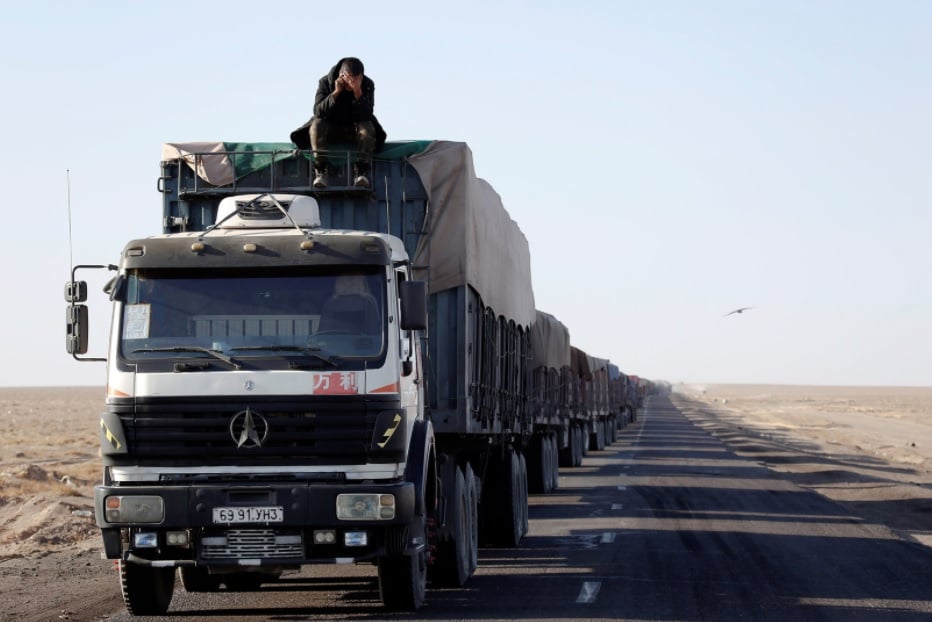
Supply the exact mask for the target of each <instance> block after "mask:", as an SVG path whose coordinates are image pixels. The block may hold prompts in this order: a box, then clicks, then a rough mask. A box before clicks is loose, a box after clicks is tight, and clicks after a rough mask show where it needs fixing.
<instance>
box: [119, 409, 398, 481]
mask: <svg viewBox="0 0 932 622" xmlns="http://www.w3.org/2000/svg"><path fill="white" fill-rule="evenodd" d="M393 405H394V404H389V403H382V402H376V403H370V402H368V401H363V400H352V401H345V402H337V401H327V402H313V403H308V402H302V403H297V402H287V403H283V402H266V403H262V402H254V403H251V404H245V403H242V402H238V401H237V402H233V401H232V400H231V401H229V402H226V403H224V402H220V403H218V402H217V401H210V402H208V401H206V400H205V401H204V402H195V401H188V400H186V401H185V402H180V401H178V402H175V401H168V400H158V401H156V400H152V401H151V402H147V403H144V404H137V405H136V408H135V412H133V413H121V414H120V420H121V423H122V425H123V429H124V431H125V433H126V438H127V441H128V444H129V450H130V455H132V456H133V457H134V458H135V459H136V460H138V461H140V463H145V464H149V465H154V464H171V465H173V466H191V465H205V464H215V465H226V464H237V465H281V464H293V463H294V461H295V460H300V461H301V462H302V463H303V464H324V465H326V464H364V463H365V462H366V460H367V457H368V454H369V448H370V445H371V442H372V434H373V430H374V428H375V421H376V418H377V417H378V413H379V412H380V411H381V410H382V409H384V408H391V407H392V406H393ZM247 410H248V411H249V413H250V414H249V417H250V418H251V420H252V422H253V424H252V428H251V429H249V430H247V432H248V433H247V434H244V433H243V428H244V424H245V417H244V413H245V411H247Z"/></svg>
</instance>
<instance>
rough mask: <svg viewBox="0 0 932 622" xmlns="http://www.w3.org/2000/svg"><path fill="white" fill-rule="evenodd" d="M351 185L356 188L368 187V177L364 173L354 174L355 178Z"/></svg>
mask: <svg viewBox="0 0 932 622" xmlns="http://www.w3.org/2000/svg"><path fill="white" fill-rule="evenodd" d="M353 185H354V186H356V187H357V188H368V187H369V178H368V177H366V176H365V175H356V179H354V180H353Z"/></svg>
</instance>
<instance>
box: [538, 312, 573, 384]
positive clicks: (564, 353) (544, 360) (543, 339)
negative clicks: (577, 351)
mask: <svg viewBox="0 0 932 622" xmlns="http://www.w3.org/2000/svg"><path fill="white" fill-rule="evenodd" d="M536 315H537V317H536V319H535V320H534V325H533V326H531V332H530V339H531V353H532V357H533V358H532V363H531V369H537V368H538V367H549V368H552V369H562V368H563V367H569V365H570V331H569V329H567V328H566V326H565V325H564V324H563V323H562V322H561V321H560V320H558V319H557V318H555V317H553V316H552V315H550V314H549V313H544V312H543V311H540V310H538V311H537V314H536Z"/></svg>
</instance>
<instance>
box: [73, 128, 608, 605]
mask: <svg viewBox="0 0 932 622" xmlns="http://www.w3.org/2000/svg"><path fill="white" fill-rule="evenodd" d="M354 158H355V154H353V153H352V152H351V150H349V149H348V150H346V151H339V150H337V151H335V152H334V153H331V154H329V160H330V161H331V164H332V166H336V167H340V166H343V167H344V170H343V172H342V174H340V173H339V172H338V173H337V174H336V175H335V176H332V179H331V184H330V185H329V186H328V187H327V188H326V189H323V190H322V189H315V188H313V187H312V185H311V180H312V172H313V167H312V162H313V154H312V153H310V152H307V151H302V150H298V149H296V148H295V147H294V145H292V144H290V143H228V142H198V143H166V144H164V145H163V153H162V162H161V175H160V176H159V179H158V190H159V192H160V193H161V195H162V223H161V224H162V231H161V232H160V233H159V234H156V235H152V236H150V237H145V238H140V239H134V240H130V241H129V242H127V243H126V244H125V246H124V247H123V250H122V253H121V256H120V260H119V263H118V264H114V265H110V264H108V265H78V266H75V267H74V268H73V269H72V273H71V278H70V280H69V281H68V282H67V283H66V287H65V299H66V302H67V303H68V306H67V308H66V348H67V351H68V352H69V353H70V354H71V355H72V356H73V357H74V358H75V359H78V360H81V361H87V360H105V361H106V365H107V391H106V403H105V407H104V410H103V412H102V414H101V417H100V422H99V442H100V447H101V456H102V461H103V473H102V479H101V483H100V485H98V486H96V487H95V489H94V507H95V520H96V522H97V526H98V527H99V528H100V532H101V536H102V541H103V548H104V554H105V557H107V558H109V559H113V560H115V561H116V563H117V565H118V568H119V575H120V586H121V591H122V594H123V599H124V602H125V605H126V607H127V609H128V611H129V612H130V613H132V614H135V615H161V614H164V613H166V612H167V611H168V608H169V606H170V603H171V599H172V594H173V591H174V587H175V582H176V577H177V576H180V580H181V583H182V586H183V587H184V589H185V590H186V591H188V592H213V591H218V590H220V589H222V588H225V589H227V590H256V589H259V588H260V586H261V585H262V584H263V583H267V582H274V581H276V580H277V579H278V578H279V577H281V575H282V574H283V573H286V572H289V571H294V570H297V569H299V568H301V567H303V566H306V565H311V564H341V563H342V564H358V563H371V564H374V565H375V566H376V567H377V574H378V586H379V594H380V598H381V601H382V603H383V605H384V606H385V607H386V608H387V609H388V610H390V611H411V610H416V609H418V608H419V607H420V606H421V605H422V604H423V603H424V602H425V599H426V590H427V587H428V585H430V586H431V587H435V586H459V585H463V584H465V583H466V582H467V581H468V579H469V577H470V576H471V575H472V574H473V573H474V572H475V570H476V567H477V564H478V548H479V546H480V545H483V546H485V545H488V546H517V545H518V544H519V543H520V541H521V539H522V538H523V537H524V535H525V534H526V532H527V528H528V494H529V484H530V486H531V490H533V491H535V492H548V491H550V490H553V489H554V488H555V487H556V485H557V481H558V478H557V467H558V465H559V464H565V465H566V466H573V465H578V464H579V461H580V460H581V455H582V453H583V452H584V451H585V446H586V445H587V443H586V442H584V441H588V439H589V436H590V435H594V436H593V438H595V439H596V440H597V441H598V439H602V442H604V440H605V438H606V437H605V433H607V430H608V426H607V425H606V424H605V423H604V422H605V421H608V420H612V421H614V419H613V418H612V413H611V408H612V406H611V405H610V404H609V401H610V400H609V398H610V392H609V391H608V390H607V386H602V384H600V382H601V380H600V378H602V376H603V375H604V376H605V378H606V380H607V372H606V373H604V374H603V373H602V372H603V371H604V369H605V366H604V365H603V366H602V367H599V369H595V367H596V366H595V365H594V364H593V365H588V366H587V367H586V369H585V370H580V369H577V368H576V367H575V366H574V363H573V360H571V359H572V356H571V355H572V354H573V352H574V349H573V348H572V347H571V346H570V344H569V337H568V333H567V332H566V331H565V327H564V329H563V330H562V331H561V330H555V331H549V332H548V331H545V333H546V334H545V335H544V336H541V331H540V330H539V329H540V328H541V327H542V326H543V325H544V324H545V323H546V322H544V321H543V320H546V319H547V316H546V314H541V313H540V312H538V311H537V310H536V308H535V303H534V293H533V289H532V287H531V274H530V251H529V246H528V242H527V239H526V238H525V236H524V234H523V233H522V232H521V230H520V228H519V227H518V225H517V224H516V223H515V222H514V221H513V220H512V219H511V217H510V216H509V214H508V212H507V211H506V210H505V209H504V207H503V205H502V201H501V199H500V197H499V195H498V194H497V193H496V192H495V190H494V189H493V188H492V187H491V185H489V184H488V183H487V182H485V181H484V180H482V179H481V178H479V177H477V176H476V174H475V170H474V167H473V160H472V153H471V151H470V149H469V147H468V146H467V145H466V144H465V143H461V142H451V141H410V142H398V143H388V144H387V145H386V148H385V149H384V150H383V151H381V152H379V153H378V154H376V156H375V158H374V159H373V167H372V173H373V174H372V177H373V183H372V184H371V187H370V188H358V187H355V186H352V184H351V181H350V180H351V177H350V164H351V162H352V161H353V160H354ZM99 269H103V270H107V271H110V272H113V273H115V274H114V275H113V276H112V278H111V279H110V280H109V281H108V283H107V286H106V288H105V292H106V293H107V294H108V296H109V299H110V301H111V303H112V315H111V328H110V336H109V345H108V347H107V355H106V357H102V358H93V357H88V356H87V352H88V349H89V346H88V323H89V312H88V306H87V304H86V302H87V282H86V281H84V280H81V279H79V278H78V273H79V272H83V271H85V270H99ZM554 321H555V319H554ZM535 326H537V328H538V330H537V331H536V332H535V329H534V327H535ZM557 333H559V334H557ZM532 335H534V339H533V341H534V346H533V347H532ZM554 341H555V342H557V345H555V346H554V347H552V348H551V349H550V350H549V351H548V344H549V343H551V342H554ZM535 357H537V358H535ZM548 357H549V358H548ZM584 358H585V356H584ZM580 360H582V359H580ZM587 360H588V359H587ZM590 362H591V361H590ZM605 362H606V363H607V361H605ZM590 367H591V368H592V369H590ZM600 374H601V375H600ZM547 377H550V380H551V382H550V384H547V382H545V380H546V378H547ZM535 378H537V381H535ZM603 384H604V383H603ZM612 429H614V425H613V426H612ZM596 446H599V443H598V442H596ZM529 463H530V467H531V468H530V469H529ZM529 470H530V471H531V473H532V475H531V477H530V480H529Z"/></svg>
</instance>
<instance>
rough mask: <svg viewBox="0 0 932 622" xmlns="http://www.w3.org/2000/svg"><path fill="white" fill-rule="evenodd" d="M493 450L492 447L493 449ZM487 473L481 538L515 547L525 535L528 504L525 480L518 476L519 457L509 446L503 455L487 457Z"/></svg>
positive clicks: (489, 542) (519, 474) (519, 469)
mask: <svg viewBox="0 0 932 622" xmlns="http://www.w3.org/2000/svg"><path fill="white" fill-rule="evenodd" d="M493 451H495V450H493ZM489 466H490V468H489V473H488V476H487V477H486V479H485V485H484V486H483V488H482V515H481V517H482V540H483V542H484V543H486V544H491V545H498V546H506V547H514V546H517V545H518V543H519V542H521V536H522V535H524V518H523V516H524V513H525V511H526V510H525V509H523V508H522V506H526V505H527V494H526V492H525V493H524V494H523V495H522V492H521V487H522V484H523V486H524V490H525V491H526V490H527V488H526V486H527V484H526V481H525V480H524V479H523V478H522V476H521V468H520V459H519V458H518V454H517V453H515V451H514V450H513V449H511V448H508V449H507V450H505V454H504V456H501V457H499V456H495V457H493V458H492V459H491V460H490V465H489Z"/></svg>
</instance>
